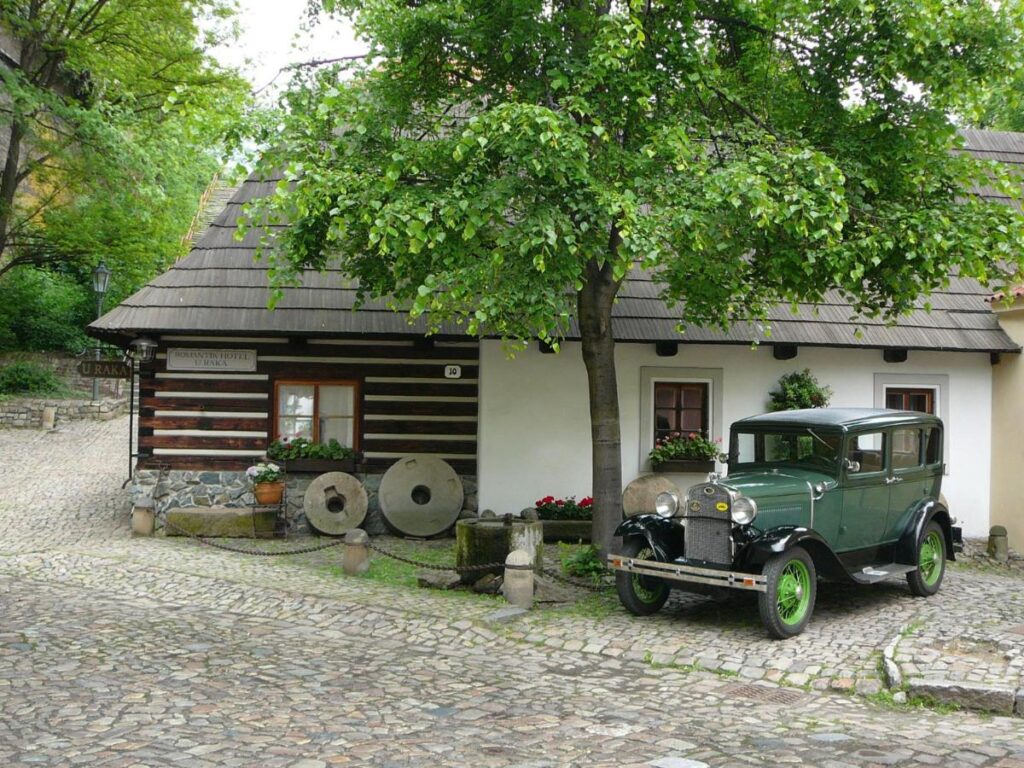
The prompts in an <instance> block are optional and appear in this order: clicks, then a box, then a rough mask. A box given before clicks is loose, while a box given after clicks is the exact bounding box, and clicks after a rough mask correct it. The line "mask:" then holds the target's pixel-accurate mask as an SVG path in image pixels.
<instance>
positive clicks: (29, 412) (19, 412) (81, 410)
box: [0, 397, 128, 429]
mask: <svg viewBox="0 0 1024 768" xmlns="http://www.w3.org/2000/svg"><path fill="white" fill-rule="evenodd" d="M46 407H52V408H56V409H57V413H56V418H55V420H54V423H55V424H58V425H59V424H60V423H61V422H62V421H76V420H79V419H94V420H96V421H106V420H107V419H112V418H114V417H115V416H120V415H121V414H122V413H125V412H126V411H127V409H128V401H127V400H126V399H125V398H123V397H122V398H107V399H104V400H100V401H98V402H93V401H91V400H55V399H52V398H45V397H43V398H17V399H12V400H4V401H0V427H25V428H31V429H39V428H40V427H41V426H42V423H43V408H46Z"/></svg>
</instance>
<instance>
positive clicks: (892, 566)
mask: <svg viewBox="0 0 1024 768" xmlns="http://www.w3.org/2000/svg"><path fill="white" fill-rule="evenodd" d="M916 570H917V566H916V565H904V564H903V563H889V565H869V566H868V567H867V568H865V569H864V570H862V571H854V572H853V573H851V574H850V576H851V577H852V578H853V580H854V581H857V582H860V583H861V584H874V583H875V582H877V581H885V580H886V579H892V578H895V577H896V576H904V575H906V574H908V573H910V572H911V571H916Z"/></svg>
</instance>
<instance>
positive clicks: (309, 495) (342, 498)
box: [302, 472, 369, 536]
mask: <svg viewBox="0 0 1024 768" xmlns="http://www.w3.org/2000/svg"><path fill="white" fill-rule="evenodd" d="M368 503H369V500H368V499H367V496H366V489H365V488H364V487H363V484H362V483H361V482H359V479H358V478H356V477H353V476H352V475H348V474H345V473H344V472H327V473H326V474H323V475H320V476H319V477H317V478H314V480H313V482H311V483H310V484H309V488H307V489H306V495H305V496H304V497H303V500H302V508H303V509H304V510H305V512H306V520H308V521H309V525H310V527H311V528H312V529H313V530H315V531H316V532H317V533H323V534H326V535H327V536H341V535H343V534H344V533H345V532H346V531H350V530H352V529H353V528H357V527H358V526H359V525H360V524H361V523H362V522H363V520H364V519H366V507H367V505H368Z"/></svg>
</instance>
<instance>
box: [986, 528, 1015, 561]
mask: <svg viewBox="0 0 1024 768" xmlns="http://www.w3.org/2000/svg"><path fill="white" fill-rule="evenodd" d="M988 556H989V557H991V558H993V559H995V560H997V561H999V562H1000V563H1005V562H1006V561H1007V560H1009V559H1010V545H1009V542H1008V540H1007V537H1006V528H1004V527H1003V526H1001V525H993V526H992V527H991V528H990V529H989V532H988Z"/></svg>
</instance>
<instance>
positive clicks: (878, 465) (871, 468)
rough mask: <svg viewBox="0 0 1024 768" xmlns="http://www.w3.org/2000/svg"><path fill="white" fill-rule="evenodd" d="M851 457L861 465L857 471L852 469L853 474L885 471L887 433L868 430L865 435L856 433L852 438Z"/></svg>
mask: <svg viewBox="0 0 1024 768" xmlns="http://www.w3.org/2000/svg"><path fill="white" fill-rule="evenodd" d="M849 458H850V460H851V461H855V462H857V463H858V464H859V465H860V467H859V468H858V469H857V471H856V472H854V471H853V470H852V469H851V470H850V474H851V475H854V474H857V475H866V474H870V473H872V472H881V471H883V470H884V469H885V433H884V432H867V433H865V434H863V435H854V436H853V437H852V438H850V456H849Z"/></svg>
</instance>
